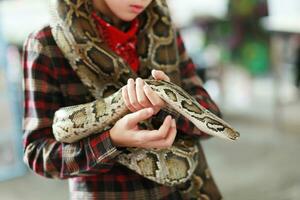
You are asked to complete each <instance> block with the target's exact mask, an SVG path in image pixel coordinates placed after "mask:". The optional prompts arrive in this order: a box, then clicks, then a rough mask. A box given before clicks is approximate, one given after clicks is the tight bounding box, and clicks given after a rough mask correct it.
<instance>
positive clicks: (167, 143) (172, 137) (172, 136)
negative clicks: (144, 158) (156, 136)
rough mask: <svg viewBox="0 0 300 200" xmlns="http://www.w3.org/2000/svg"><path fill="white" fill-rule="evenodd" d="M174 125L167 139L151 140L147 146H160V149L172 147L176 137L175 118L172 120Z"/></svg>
mask: <svg viewBox="0 0 300 200" xmlns="http://www.w3.org/2000/svg"><path fill="white" fill-rule="evenodd" d="M172 121H174V122H172V126H171V127H170V129H169V131H168V136H167V138H165V139H162V140H158V141H151V142H148V143H147V144H146V147H145V148H159V149H165V148H170V147H171V146H172V144H173V143H174V140H175V138H176V133H177V130H176V125H175V120H172Z"/></svg>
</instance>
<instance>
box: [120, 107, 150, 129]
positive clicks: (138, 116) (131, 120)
mask: <svg viewBox="0 0 300 200" xmlns="http://www.w3.org/2000/svg"><path fill="white" fill-rule="evenodd" d="M153 114H154V110H153V108H144V109H141V110H138V111H136V112H133V113H130V114H128V115H126V116H125V118H126V124H127V126H128V127H135V126H136V125H137V124H138V123H139V122H141V121H144V120H146V119H148V118H150V117H151V116H152V115H153Z"/></svg>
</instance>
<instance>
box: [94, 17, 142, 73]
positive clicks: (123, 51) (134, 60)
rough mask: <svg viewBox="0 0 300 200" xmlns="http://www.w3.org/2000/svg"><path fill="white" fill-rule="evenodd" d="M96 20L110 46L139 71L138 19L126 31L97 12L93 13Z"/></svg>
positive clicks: (99, 29)
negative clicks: (137, 49)
mask: <svg viewBox="0 0 300 200" xmlns="http://www.w3.org/2000/svg"><path fill="white" fill-rule="evenodd" d="M92 16H93V18H94V19H95V21H96V24H97V29H98V31H99V33H100V35H101V36H102V37H103V39H104V40H105V42H106V43H107V44H108V46H109V47H110V48H111V49H112V50H113V51H114V52H115V53H116V54H118V55H119V56H120V57H122V58H123V59H124V60H125V61H126V62H127V63H128V64H129V65H130V67H131V69H132V70H133V71H135V72H137V70H138V67H139V64H140V62H139V58H138V55H137V52H136V45H137V36H136V34H137V31H138V27H139V23H138V19H137V18H136V19H134V20H133V21H132V22H131V25H130V27H129V29H128V30H127V31H126V32H123V31H121V30H120V29H118V28H117V27H115V26H113V25H111V24H109V23H108V22H106V21H105V20H103V19H102V18H101V17H99V16H98V15H97V14H96V13H93V14H92Z"/></svg>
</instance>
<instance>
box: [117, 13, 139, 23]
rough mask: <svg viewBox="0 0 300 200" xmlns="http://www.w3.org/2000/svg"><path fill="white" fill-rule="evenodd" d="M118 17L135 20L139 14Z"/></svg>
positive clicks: (127, 20) (128, 20)
mask: <svg viewBox="0 0 300 200" xmlns="http://www.w3.org/2000/svg"><path fill="white" fill-rule="evenodd" d="M118 17H119V18H120V19H121V20H123V21H126V22H130V21H132V20H134V19H135V18H136V17H137V15H127V16H118Z"/></svg>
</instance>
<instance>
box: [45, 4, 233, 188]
mask: <svg viewBox="0 0 300 200" xmlns="http://www.w3.org/2000/svg"><path fill="white" fill-rule="evenodd" d="M53 2H54V4H53V7H52V9H51V10H52V16H53V17H52V19H53V20H52V22H51V27H52V33H53V36H54V39H55V41H56V42H57V44H58V46H59V47H60V49H61V50H62V51H63V53H64V54H65V56H66V58H67V59H68V60H69V62H70V64H71V66H72V67H73V69H74V71H75V72H76V73H77V74H78V76H79V77H80V79H81V80H82V82H83V83H84V84H85V86H86V87H87V88H88V89H89V91H90V92H91V94H92V95H93V96H94V98H95V99H96V100H95V101H93V102H90V103H86V104H81V105H76V106H70V107H64V108H61V109H59V110H58V111H57V112H56V113H55V117H54V120H53V133H54V135H55V138H56V139H57V140H58V141H62V142H67V143H72V142H76V141H78V140H80V139H82V138H84V137H87V136H89V135H91V134H94V133H99V132H101V131H105V130H108V129H110V128H111V127H112V126H113V124H114V123H115V122H116V121H117V120H118V119H120V118H121V117H123V116H124V115H126V114H128V113H129V110H128V109H127V108H126V106H125V104H124V101H123V99H122V95H121V92H120V88H121V87H122V86H123V85H125V84H126V81H127V79H128V78H129V77H133V78H134V77H136V74H135V73H134V72H132V71H131V69H130V67H129V66H127V64H126V63H125V62H124V61H123V60H122V59H121V58H120V57H119V56H118V55H116V54H115V53H114V52H112V51H111V50H110V49H109V48H108V47H107V46H106V44H105V42H103V41H102V39H101V37H99V36H98V34H97V30H96V25H95V22H94V21H93V20H92V17H91V12H92V10H93V8H92V4H91V1H90V0H54V1H53ZM167 12H168V9H167V6H166V2H165V1H164V0H154V1H153V2H152V3H151V4H150V6H149V8H148V9H147V10H146V11H145V14H144V15H143V16H142V17H141V19H140V21H141V26H142V29H141V31H140V33H139V44H141V45H140V46H139V47H138V52H139V55H140V60H141V68H145V69H146V68H149V69H161V70H163V71H165V72H166V73H167V74H170V77H171V79H173V78H172V76H173V74H178V73H177V69H178V67H177V65H178V59H177V57H176V55H177V52H176V51H175V50H174V49H176V48H175V46H176V41H175V37H174V34H175V33H174V32H172V31H171V30H173V29H172V27H171V21H170V18H169V13H167ZM173 50H174V51H173ZM163 55H164V56H163ZM141 73H142V72H141ZM176 79H177V80H178V77H177V78H176V77H175V78H174V79H173V80H176ZM145 83H146V84H147V85H149V86H150V87H151V88H152V89H153V90H154V91H155V92H156V93H157V94H158V95H159V96H160V97H161V98H162V99H163V100H164V101H165V102H166V103H167V104H168V106H169V107H170V108H172V109H173V110H175V111H177V112H178V113H180V114H181V115H183V116H185V117H186V118H188V119H189V120H190V121H191V122H192V123H193V124H194V125H195V126H196V127H197V128H199V129H200V130H202V131H204V132H205V133H207V134H210V135H214V136H218V137H221V138H224V139H229V140H236V139H237V138H238V137H239V133H238V132H237V131H235V130H234V129H233V128H232V127H231V126H230V125H229V124H227V123H226V122H225V121H223V120H222V119H220V118H219V117H217V116H216V115H214V114H213V113H211V112H210V111H208V110H206V109H205V108H203V107H202V106H201V105H199V103H198V102H197V101H196V100H195V99H194V98H193V97H191V96H190V95H189V94H188V93H186V92H185V91H184V90H182V89H181V88H180V87H179V86H177V85H175V84H174V83H171V82H166V81H157V80H150V79H145ZM149 126H150V125H149ZM127 150H128V151H127V152H126V153H125V152H124V153H122V154H120V155H119V156H118V157H117V161H118V162H119V163H121V164H123V165H125V166H127V167H129V168H130V169H132V170H134V171H135V172H137V173H139V174H141V175H142V176H144V177H146V178H148V179H150V180H153V181H155V182H157V183H161V184H165V185H169V186H174V185H180V184H182V183H185V182H186V181H187V180H189V179H191V178H192V177H193V178H194V179H195V180H196V181H197V180H198V182H199V178H200V177H194V176H195V175H193V173H194V171H195V169H196V167H197V165H198V153H199V148H198V142H197V140H194V139H191V138H186V137H183V136H178V137H177V138H176V140H175V142H174V144H173V146H172V147H170V148H168V149H160V150H158V149H140V148H127ZM198 185H199V184H198Z"/></svg>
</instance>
